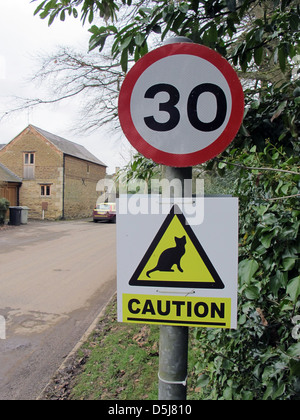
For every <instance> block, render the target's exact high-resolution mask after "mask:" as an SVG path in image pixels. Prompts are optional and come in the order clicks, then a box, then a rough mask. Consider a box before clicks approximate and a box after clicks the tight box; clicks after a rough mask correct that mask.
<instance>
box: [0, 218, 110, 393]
mask: <svg viewBox="0 0 300 420" xmlns="http://www.w3.org/2000/svg"><path fill="white" fill-rule="evenodd" d="M115 240H116V239H115V225H113V224H107V223H97V224H95V223H92V222H88V221H86V220H81V221H63V222H29V223H28V225H24V226H20V227H13V228H12V229H10V230H7V231H0V315H1V316H2V317H4V318H5V321H6V339H5V340H4V339H0V400H32V399H36V397H37V396H38V395H39V393H40V392H41V391H42V389H43V388H44V386H45V385H46V384H47V382H48V380H49V379H50V378H51V377H52V376H53V374H54V373H55V371H56V370H57V368H58V367H59V366H60V365H61V363H62V362H63V360H64V358H65V357H66V356H67V355H68V354H69V352H70V351H71V350H72V348H73V347H74V346H75V345H76V343H77V342H78V340H79V339H80V338H81V336H82V335H83V334H84V332H85V331H86V330H87V328H88V327H89V326H90V324H91V323H92V322H93V320H94V319H95V318H96V316H97V315H98V314H99V313H100V311H101V310H102V308H103V307H104V306H105V305H106V303H107V302H108V300H109V299H110V298H111V296H112V295H113V294H114V293H115V291H116V253H115Z"/></svg>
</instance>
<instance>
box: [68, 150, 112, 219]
mask: <svg viewBox="0 0 300 420" xmlns="http://www.w3.org/2000/svg"><path fill="white" fill-rule="evenodd" d="M105 175H106V168H105V167H104V166H99V165H96V164H95V163H91V162H87V161H83V160H80V159H77V158H75V157H72V156H65V198H64V201H65V218H80V217H91V216H92V214H93V209H94V208H95V204H96V201H97V198H98V195H99V193H98V192H97V191H96V186H97V183H98V181H99V180H100V179H103V178H105Z"/></svg>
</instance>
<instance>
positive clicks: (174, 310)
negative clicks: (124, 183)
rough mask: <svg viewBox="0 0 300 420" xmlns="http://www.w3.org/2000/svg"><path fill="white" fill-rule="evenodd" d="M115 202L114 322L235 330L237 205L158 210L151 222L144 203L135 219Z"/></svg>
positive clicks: (204, 201)
mask: <svg viewBox="0 0 300 420" xmlns="http://www.w3.org/2000/svg"><path fill="white" fill-rule="evenodd" d="M136 199H137V197H135V200H136ZM153 199H154V198H153ZM120 200H127V201H126V203H124V202H119V203H118V216H117V271H118V320H119V321H120V322H129V323H130V322H133V323H151V324H161V325H183V326H197V327H208V328H236V325H237V321H236V319H237V278H238V199H237V198H231V197H218V198H197V199H189V200H187V199H184V200H182V199H179V200H176V202H172V203H170V201H168V202H161V203H160V204H159V206H157V205H156V206H155V209H156V212H155V213H154V214H153V213H151V208H152V209H153V206H152V205H151V199H150V196H141V197H140V201H139V208H140V209H143V212H140V213H139V212H138V211H130V210H132V209H130V202H129V200H130V198H121V199H120ZM157 200H161V199H159V197H157V198H156V201H157ZM146 201H147V202H146ZM135 203H136V201H135ZM152 204H153V203H152ZM156 204H157V203H156ZM126 208H127V211H125V210H124V209H126ZM121 209H122V211H120V210H121ZM136 209H137V207H135V210H136ZM146 209H148V210H149V211H146ZM157 210H159V211H157Z"/></svg>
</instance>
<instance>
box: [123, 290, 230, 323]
mask: <svg viewBox="0 0 300 420" xmlns="http://www.w3.org/2000/svg"><path fill="white" fill-rule="evenodd" d="M123 321H124V322H134V323H139V322H141V323H151V324H152V323H153V324H154V323H155V324H162V325H163V324H165V325H185V326H202V327H209V328H230V322H231V299H229V298H206V297H205V298H200V297H197V298H195V297H187V296H179V297H174V296H162V297H160V296H149V295H129V294H124V295H123Z"/></svg>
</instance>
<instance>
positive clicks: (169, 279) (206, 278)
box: [129, 205, 224, 289]
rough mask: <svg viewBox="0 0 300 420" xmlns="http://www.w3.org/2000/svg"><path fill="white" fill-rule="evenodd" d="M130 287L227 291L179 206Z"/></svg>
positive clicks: (148, 252)
mask: <svg viewBox="0 0 300 420" xmlns="http://www.w3.org/2000/svg"><path fill="white" fill-rule="evenodd" d="M129 284H130V285H131V286H155V287H157V286H162V287H191V288H204V289H223V288H224V284H223V282H222V280H221V279H220V277H219V275H218V273H217V271H216V270H215V268H214V266H213V265H212V263H211V261H210V259H209V258H208V256H207V254H206V252H205V251H204V249H203V247H202V245H201V244H200V242H199V240H198V238H197V237H196V235H195V233H194V232H193V230H192V228H191V227H190V225H189V224H188V223H187V221H186V219H185V217H184V215H183V214H182V212H181V211H180V209H179V207H178V206H176V205H174V206H173V207H172V209H171V211H170V213H169V214H168V216H167V217H166V219H165V221H164V222H163V224H162V226H161V228H160V229H159V231H158V233H157V235H156V236H155V238H154V240H153V241H152V243H151V245H150V247H149V248H148V250H147V252H146V253H145V255H144V257H143V258H142V261H141V262H140V264H139V266H138V268H137V269H136V271H135V272H134V274H133V276H132V277H131V279H130V281H129Z"/></svg>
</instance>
